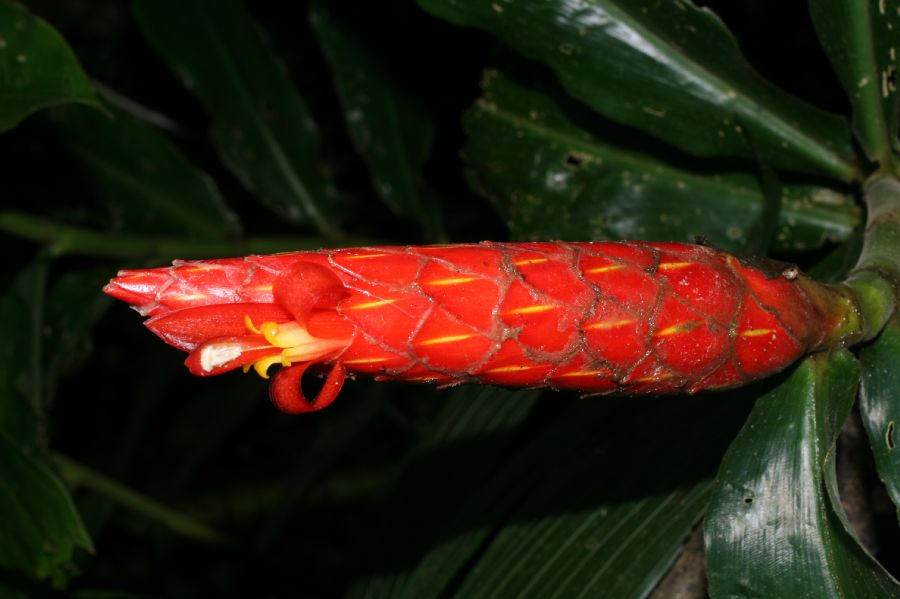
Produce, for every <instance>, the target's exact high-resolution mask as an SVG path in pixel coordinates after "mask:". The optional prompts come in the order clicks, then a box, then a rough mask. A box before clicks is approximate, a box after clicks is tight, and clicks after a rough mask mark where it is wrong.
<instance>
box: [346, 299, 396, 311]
mask: <svg viewBox="0 0 900 599" xmlns="http://www.w3.org/2000/svg"><path fill="white" fill-rule="evenodd" d="M396 301H397V300H396V299H383V300H378V301H375V302H366V303H364V304H356V305H355V306H350V307H349V308H347V310H368V309H369V308H380V307H381V306H387V305H388V304H393V303H394V302H396Z"/></svg>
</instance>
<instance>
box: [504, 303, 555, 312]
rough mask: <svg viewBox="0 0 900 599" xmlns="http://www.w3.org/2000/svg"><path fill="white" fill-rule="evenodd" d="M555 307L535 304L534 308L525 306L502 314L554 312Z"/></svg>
mask: <svg viewBox="0 0 900 599" xmlns="http://www.w3.org/2000/svg"><path fill="white" fill-rule="evenodd" d="M554 309H556V306H552V305H549V304H535V305H534V306H525V307H524V308H515V309H513V310H509V311H507V312H504V314H534V313H536V312H546V311H547V310H554Z"/></svg>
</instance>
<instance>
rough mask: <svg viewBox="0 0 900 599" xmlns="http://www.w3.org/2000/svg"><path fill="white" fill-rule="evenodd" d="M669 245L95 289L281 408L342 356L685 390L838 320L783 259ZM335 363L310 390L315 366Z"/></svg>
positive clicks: (392, 257) (508, 381)
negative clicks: (257, 386) (762, 265)
mask: <svg viewBox="0 0 900 599" xmlns="http://www.w3.org/2000/svg"><path fill="white" fill-rule="evenodd" d="M768 270H771V268H769V269H767V270H766V271H764V270H760V269H758V268H754V267H751V266H749V265H747V264H745V263H742V262H741V261H739V260H738V259H736V258H734V257H733V256H730V255H728V254H726V253H723V252H720V251H717V250H713V249H710V248H707V247H703V246H694V245H685V244H677V243H634V242H628V243H613V242H598V243H562V242H554V243H483V244H472V245H443V246H422V247H415V246H413V247H369V248H357V249H343V250H327V251H326V250H323V251H319V252H296V253H288V254H278V255H273V256H250V257H247V258H233V259H223V260H204V261H189V262H176V263H175V264H174V265H173V266H171V267H168V268H156V269H149V270H132V271H122V272H120V273H119V276H118V277H117V278H115V279H113V280H112V281H111V282H110V283H109V285H107V286H106V288H105V291H106V293H108V294H110V295H112V296H114V297H117V298H119V299H122V300H124V301H126V302H128V303H130V304H132V305H133V306H134V307H135V308H136V309H137V310H138V311H139V312H140V313H141V314H142V315H144V316H148V317H149V318H148V320H147V321H146V325H147V326H148V327H149V328H150V330H152V331H153V332H154V333H156V334H157V335H159V336H160V337H162V338H163V339H164V340H165V341H166V342H167V343H169V344H171V345H174V346H175V347H178V348H181V349H183V350H185V351H187V352H190V355H189V357H188V359H187V362H186V364H187V366H188V368H189V369H190V371H191V372H192V373H193V374H196V375H199V376H209V375H214V374H220V373H223V372H227V371H229V370H233V369H235V368H238V367H242V368H243V369H244V370H245V371H247V370H249V369H250V368H254V369H255V370H256V371H257V372H258V373H259V374H260V375H262V376H263V377H265V378H268V374H267V373H268V370H269V369H270V367H271V366H273V365H280V366H281V367H282V368H281V369H280V370H279V371H278V373H277V374H276V375H275V377H274V380H273V381H272V385H271V388H270V389H271V397H272V400H273V401H274V403H275V404H276V405H277V406H278V407H279V408H281V409H283V410H285V411H288V412H305V411H311V410H316V409H320V408H322V407H324V406H326V405H328V404H329V403H330V402H331V401H333V400H334V398H335V397H336V396H337V394H338V391H339V390H340V388H341V385H342V384H343V380H344V376H345V370H349V371H351V372H358V373H365V374H370V375H373V376H375V378H376V379H378V380H385V379H392V380H405V381H416V382H436V383H440V384H445V385H453V384H457V383H465V382H478V383H488V384H497V385H507V386H524V387H554V388H558V389H573V390H577V391H581V392H584V393H591V394H593V393H654V394H660V393H677V392H688V393H693V392H695V391H698V390H703V389H723V388H728V387H735V386H739V385H742V384H744V383H747V382H749V381H751V380H754V379H758V378H761V377H764V376H767V375H770V374H772V373H774V372H777V371H779V370H781V369H783V368H785V367H786V366H788V365H789V364H790V363H791V362H793V361H794V360H796V359H797V358H798V357H799V356H800V355H802V354H803V353H805V352H807V351H809V350H811V349H815V348H816V347H817V346H819V345H820V344H821V343H822V342H823V341H824V340H825V339H826V337H827V336H828V333H829V332H830V331H831V330H832V329H834V328H835V327H836V326H838V325H839V324H840V321H841V310H840V309H839V308H840V307H842V305H843V304H841V302H838V301H832V297H831V294H832V293H833V292H831V291H829V290H828V289H827V288H825V287H822V286H819V285H817V284H816V283H814V282H812V281H810V280H809V279H807V278H806V277H804V276H803V275H797V273H796V271H793V270H789V271H785V272H784V273H782V272H781V270H780V269H777V270H775V271H774V272H768ZM313 364H321V365H324V366H325V367H330V369H331V370H330V373H329V375H328V378H327V380H326V381H325V386H324V387H323V389H322V391H321V392H320V393H319V395H318V396H317V398H316V399H315V400H313V401H311V402H310V401H307V400H306V398H304V397H303V394H302V392H301V390H300V379H301V377H302V375H303V373H304V372H305V370H306V369H307V367H309V366H310V365H313Z"/></svg>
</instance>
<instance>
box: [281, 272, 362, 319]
mask: <svg viewBox="0 0 900 599" xmlns="http://www.w3.org/2000/svg"><path fill="white" fill-rule="evenodd" d="M272 295H273V296H274V297H275V301H276V302H277V303H278V304H279V305H280V306H281V307H283V308H284V309H285V310H287V311H288V312H290V313H291V314H292V315H293V316H294V320H296V321H297V322H299V323H300V324H302V325H304V326H305V325H306V321H307V318H308V317H309V314H310V312H312V311H313V310H315V309H324V308H334V307H335V306H337V303H338V302H339V301H341V299H343V298H344V296H346V295H347V290H346V289H345V288H344V285H343V283H341V280H340V279H339V278H338V277H337V275H335V274H334V273H333V272H331V271H330V270H328V268H326V267H324V266H322V265H321V264H314V263H312V262H298V263H296V264H294V265H293V266H291V267H290V268H288V269H287V270H286V271H285V272H283V273H281V274H280V275H278V277H277V278H276V279H275V283H274V284H273V285H272Z"/></svg>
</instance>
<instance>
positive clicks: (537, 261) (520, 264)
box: [513, 258, 549, 266]
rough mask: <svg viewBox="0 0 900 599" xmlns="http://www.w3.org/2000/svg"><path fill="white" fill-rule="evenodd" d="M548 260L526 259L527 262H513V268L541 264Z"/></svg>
mask: <svg viewBox="0 0 900 599" xmlns="http://www.w3.org/2000/svg"><path fill="white" fill-rule="evenodd" d="M547 260H549V258H528V259H527V260H519V261H518V262H513V265H515V266H528V265H529V264H541V263H543V262H547Z"/></svg>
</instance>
